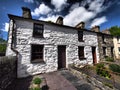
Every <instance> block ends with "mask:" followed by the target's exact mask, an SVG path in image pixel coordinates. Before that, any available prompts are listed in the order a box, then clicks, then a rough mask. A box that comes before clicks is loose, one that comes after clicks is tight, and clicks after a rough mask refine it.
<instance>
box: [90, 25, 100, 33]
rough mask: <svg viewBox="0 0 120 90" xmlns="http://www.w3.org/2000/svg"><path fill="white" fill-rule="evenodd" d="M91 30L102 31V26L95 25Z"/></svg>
mask: <svg viewBox="0 0 120 90" xmlns="http://www.w3.org/2000/svg"><path fill="white" fill-rule="evenodd" d="M91 31H94V32H100V26H94V27H92V29H91Z"/></svg>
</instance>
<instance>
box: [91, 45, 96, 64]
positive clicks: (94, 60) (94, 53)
mask: <svg viewBox="0 0 120 90" xmlns="http://www.w3.org/2000/svg"><path fill="white" fill-rule="evenodd" d="M92 56H93V64H97V56H96V47H92Z"/></svg>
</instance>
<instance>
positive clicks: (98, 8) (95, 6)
mask: <svg viewBox="0 0 120 90" xmlns="http://www.w3.org/2000/svg"><path fill="white" fill-rule="evenodd" d="M103 3H104V0H95V1H93V2H91V3H90V4H89V10H93V11H94V12H96V13H99V12H102V11H104V10H105V9H106V8H107V7H108V6H105V7H103Z"/></svg>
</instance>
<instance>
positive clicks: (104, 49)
mask: <svg viewBox="0 0 120 90" xmlns="http://www.w3.org/2000/svg"><path fill="white" fill-rule="evenodd" d="M103 55H106V47H103Z"/></svg>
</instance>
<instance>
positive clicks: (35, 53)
mask: <svg viewBox="0 0 120 90" xmlns="http://www.w3.org/2000/svg"><path fill="white" fill-rule="evenodd" d="M31 59H32V62H34V61H35V62H40V61H43V45H32V50H31Z"/></svg>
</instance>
